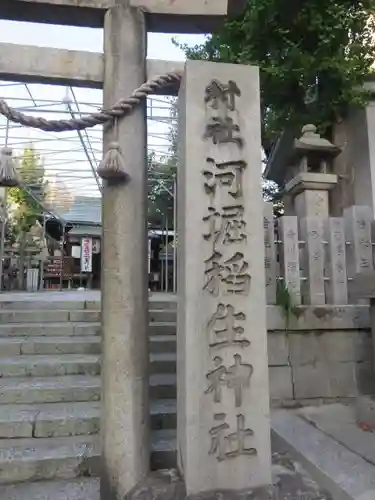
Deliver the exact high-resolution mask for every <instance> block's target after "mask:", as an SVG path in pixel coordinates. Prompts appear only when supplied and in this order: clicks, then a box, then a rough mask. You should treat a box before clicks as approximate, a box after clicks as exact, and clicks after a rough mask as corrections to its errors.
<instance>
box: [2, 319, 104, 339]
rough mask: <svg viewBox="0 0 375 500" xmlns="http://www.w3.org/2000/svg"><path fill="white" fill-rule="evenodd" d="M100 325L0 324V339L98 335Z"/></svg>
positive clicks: (71, 323)
mask: <svg viewBox="0 0 375 500" xmlns="http://www.w3.org/2000/svg"><path fill="white" fill-rule="evenodd" d="M100 330H101V327H100V323H98V322H96V323H90V322H81V323H73V322H61V323H55V322H53V323H29V324H27V323H9V324H0V338H2V337H18V336H21V337H24V336H28V337H33V336H37V337H55V336H56V337H62V336H65V335H66V336H68V337H72V336H75V335H78V336H84V335H88V336H89V335H100Z"/></svg>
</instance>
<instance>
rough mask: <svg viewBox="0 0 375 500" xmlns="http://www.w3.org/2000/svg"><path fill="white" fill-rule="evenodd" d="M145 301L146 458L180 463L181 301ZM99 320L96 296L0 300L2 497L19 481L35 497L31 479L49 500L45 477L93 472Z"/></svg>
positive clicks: (70, 482)
mask: <svg viewBox="0 0 375 500" xmlns="http://www.w3.org/2000/svg"><path fill="white" fill-rule="evenodd" d="M55 293H58V292H55ZM149 309H150V313H149V319H150V327H149V339H150V367H151V376H150V398H151V415H150V420H151V428H152V452H151V457H150V459H151V467H152V468H153V469H158V468H166V467H173V466H174V465H175V463H176V451H175V450H176V443H175V440H176V400H175V398H176V303H175V302H173V301H166V300H151V301H150V307H149ZM99 321H100V312H99V303H98V302H84V301H83V300H80V301H70V302H68V301H64V300H63V299H62V300H61V301H57V300H54V301H52V302H49V301H48V299H47V298H46V299H45V301H43V302H42V301H36V300H32V301H30V300H29V301H26V300H25V301H22V300H18V301H14V302H7V303H5V302H0V378H1V380H0V408H1V411H0V498H1V499H2V498H4V499H5V498H7V500H10V499H11V500H13V498H14V499H17V500H18V498H23V497H22V495H21V494H18V493H17V492H19V491H21V490H22V491H24V492H25V499H26V498H28V499H33V498H34V497H33V496H30V495H31V491H32V490H30V488H34V489H35V488H36V489H35V491H37V492H36V493H35V498H38V499H39V498H43V499H44V498H46V499H48V500H49V498H51V499H52V498H54V497H53V496H51V497H49V496H48V495H47V494H45V493H43V494H45V495H46V496H45V497H44V496H43V495H42V493H41V490H40V487H41V484H45V485H46V486H45V487H46V488H47V489H48V488H50V489H51V491H55V490H56V489H59V488H60V487H61V488H64V487H66V488H73V487H74V484H75V482H76V481H80V483H79V484H80V485H81V482H82V481H83V482H84V481H88V480H86V479H82V478H87V477H88V476H90V477H91V476H95V474H96V471H97V470H98V468H97V466H95V464H97V460H96V459H98V458H99V455H100V447H99V436H98V433H99V428H100V352H101V337H100V323H99ZM77 478H80V479H77ZM40 481H43V482H46V481H54V483H51V484H50V483H47V482H46V483H40ZM59 481H60V482H59ZM61 481H62V482H63V483H61ZM90 481H91V480H90ZM25 482H27V485H24V486H22V484H21V485H20V486H17V485H18V484H19V483H25ZM36 482H38V483H36ZM1 485H2V486H1ZM10 485H12V486H10ZM64 485H65V486H64ZM90 488H92V483H90ZM43 491H44V490H43ZM80 491H81V490H80ZM12 492H13V493H12ZM14 492H16V493H14ZM12 494H13V496H12ZM58 498H60V497H58ZM61 498H66V497H65V496H61ZM67 498H70V496H68V494H67ZM72 498H74V499H75V498H79V499H81V498H84V497H81V496H73V495H72ZM95 498H96V497H95ZM90 500H91V498H90Z"/></svg>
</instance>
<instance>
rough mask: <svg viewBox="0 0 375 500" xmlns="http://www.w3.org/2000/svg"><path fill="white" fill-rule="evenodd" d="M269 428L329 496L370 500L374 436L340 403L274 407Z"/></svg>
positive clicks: (374, 483)
mask: <svg viewBox="0 0 375 500" xmlns="http://www.w3.org/2000/svg"><path fill="white" fill-rule="evenodd" d="M272 431H273V435H274V438H275V440H276V441H277V442H279V443H282V444H283V445H284V446H285V449H287V450H288V452H289V453H290V454H291V456H292V457H293V458H294V459H296V460H297V461H300V462H301V463H302V464H303V466H304V467H305V469H306V470H307V471H308V472H309V474H311V476H312V477H313V478H314V480H316V481H318V482H319V484H320V485H322V486H324V487H325V488H326V489H327V491H329V493H330V494H331V495H332V498H333V499H334V500H342V499H345V500H374V499H375V434H374V433H373V432H372V431H365V430H364V429H362V428H361V427H360V426H359V425H358V424H357V422H356V419H355V409H354V407H352V406H349V405H345V404H333V405H323V406H320V407H307V408H302V409H300V410H297V411H286V410H278V411H275V412H274V413H273V415H272Z"/></svg>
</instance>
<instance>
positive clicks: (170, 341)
mask: <svg viewBox="0 0 375 500" xmlns="http://www.w3.org/2000/svg"><path fill="white" fill-rule="evenodd" d="M149 349H150V353H158V354H161V353H173V352H174V353H175V352H176V349H177V344H176V335H150V336H149Z"/></svg>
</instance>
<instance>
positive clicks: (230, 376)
mask: <svg viewBox="0 0 375 500" xmlns="http://www.w3.org/2000/svg"><path fill="white" fill-rule="evenodd" d="M233 358H234V364H233V365H232V366H229V368H226V367H225V366H224V365H223V359H222V358H221V357H220V356H215V358H214V360H213V361H214V364H215V369H214V370H212V371H210V372H208V373H207V375H206V377H207V380H208V388H207V390H206V394H211V393H212V394H213V397H214V402H215V403H221V396H222V388H223V387H227V388H229V389H233V392H234V403H235V406H236V407H240V406H242V391H243V389H244V388H248V387H250V378H251V376H252V374H253V371H254V369H253V366H252V365H249V364H247V363H243V362H242V357H241V355H240V354H235V355H234V356H233Z"/></svg>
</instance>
